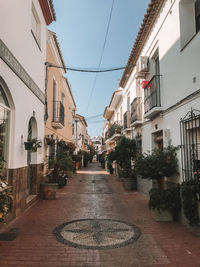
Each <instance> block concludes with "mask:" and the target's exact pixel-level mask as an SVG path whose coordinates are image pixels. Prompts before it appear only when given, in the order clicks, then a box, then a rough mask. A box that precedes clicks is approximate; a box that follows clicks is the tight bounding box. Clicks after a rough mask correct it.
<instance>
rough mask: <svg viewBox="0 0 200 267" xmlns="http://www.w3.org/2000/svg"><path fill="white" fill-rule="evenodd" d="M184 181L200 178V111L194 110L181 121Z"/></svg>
mask: <svg viewBox="0 0 200 267" xmlns="http://www.w3.org/2000/svg"><path fill="white" fill-rule="evenodd" d="M180 134H181V161H182V174H183V181H188V180H192V179H195V178H199V177H200V111H199V110H196V109H192V108H191V110H190V111H189V112H188V113H187V114H186V115H185V117H184V118H182V119H181V120H180Z"/></svg>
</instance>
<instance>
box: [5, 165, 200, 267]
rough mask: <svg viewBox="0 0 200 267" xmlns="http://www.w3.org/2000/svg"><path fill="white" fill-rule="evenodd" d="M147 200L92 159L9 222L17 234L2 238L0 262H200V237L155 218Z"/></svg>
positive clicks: (120, 264)
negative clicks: (53, 192) (52, 192)
mask: <svg viewBox="0 0 200 267" xmlns="http://www.w3.org/2000/svg"><path fill="white" fill-rule="evenodd" d="M147 203H148V202H147V199H146V197H144V196H143V195H141V194H140V193H138V192H129V191H125V190H124V189H123V187H122V184H121V182H120V181H119V179H118V178H117V177H116V176H114V175H108V173H107V172H105V171H104V170H103V169H102V168H101V167H100V166H99V164H98V163H92V164H90V166H89V167H87V168H85V169H81V170H79V171H78V173H77V174H75V175H74V176H73V177H72V178H70V179H69V180H68V184H67V186H66V187H65V188H63V189H59V190H58V192H57V199H56V200H39V201H38V202H37V203H36V204H35V205H34V206H33V207H31V208H30V209H29V210H27V211H26V212H25V214H23V216H21V217H19V218H18V219H17V220H15V222H13V223H12V225H10V229H11V228H12V229H14V230H16V231H17V232H18V235H17V237H16V238H15V239H14V240H13V241H0V266H1V267H8V266H19V267H25V266H26V267H27V266H48V267H51V266H52V267H53V266H70V267H72V266H74V267H75V266H77V267H78V266H85V267H86V266H88V267H89V266H90V267H96V266H107V267H111V266H113V267H114V266H115V267H128V266H154V265H155V266H187V267H188V266H200V259H199V257H198V255H199V252H200V243H199V239H198V238H197V237H195V236H193V235H192V234H191V233H189V231H188V230H187V229H186V228H185V226H183V225H180V224H179V223H174V222H173V223H161V222H159V223H157V222H155V221H153V220H152V219H151V217H150V214H149V210H148V204H147ZM10 229H8V231H9V230H10Z"/></svg>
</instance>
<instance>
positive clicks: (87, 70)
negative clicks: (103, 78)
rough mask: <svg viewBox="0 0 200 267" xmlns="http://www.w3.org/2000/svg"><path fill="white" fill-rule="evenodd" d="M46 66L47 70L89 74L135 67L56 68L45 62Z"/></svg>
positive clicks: (56, 66)
mask: <svg viewBox="0 0 200 267" xmlns="http://www.w3.org/2000/svg"><path fill="white" fill-rule="evenodd" d="M46 65H47V66H48V67H49V68H59V69H65V70H70V71H76V72H89V73H99V72H111V71H117V70H124V69H126V68H127V69H128V68H133V67H135V64H133V65H129V66H122V67H113V68H101V69H100V68H78V67H63V66H58V65H54V64H51V63H49V62H46Z"/></svg>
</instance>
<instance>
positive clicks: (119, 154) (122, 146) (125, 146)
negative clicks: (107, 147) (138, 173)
mask: <svg viewBox="0 0 200 267" xmlns="http://www.w3.org/2000/svg"><path fill="white" fill-rule="evenodd" d="M136 155H137V147H136V142H135V140H134V139H129V138H126V137H125V136H122V137H121V139H120V142H119V144H118V145H117V146H116V147H115V150H113V151H111V152H110V153H109V154H108V159H109V161H111V162H113V161H116V162H117V164H119V165H120V169H121V174H122V176H123V177H130V178H132V177H135V176H134V175H133V167H132V165H131V164H132V161H133V160H134V159H135V157H136Z"/></svg>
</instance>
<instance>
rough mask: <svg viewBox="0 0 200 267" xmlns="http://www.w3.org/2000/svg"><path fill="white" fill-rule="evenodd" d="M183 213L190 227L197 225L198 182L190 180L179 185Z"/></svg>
mask: <svg viewBox="0 0 200 267" xmlns="http://www.w3.org/2000/svg"><path fill="white" fill-rule="evenodd" d="M181 197H182V200H183V211H184V214H185V217H186V218H187V220H188V222H189V224H190V225H191V226H195V225H199V223H200V217H199V216H200V214H198V201H200V181H199V179H192V180H189V181H185V182H183V183H182V184H181Z"/></svg>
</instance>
